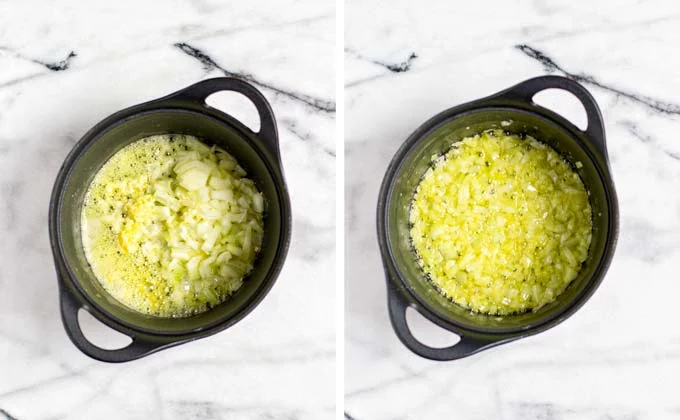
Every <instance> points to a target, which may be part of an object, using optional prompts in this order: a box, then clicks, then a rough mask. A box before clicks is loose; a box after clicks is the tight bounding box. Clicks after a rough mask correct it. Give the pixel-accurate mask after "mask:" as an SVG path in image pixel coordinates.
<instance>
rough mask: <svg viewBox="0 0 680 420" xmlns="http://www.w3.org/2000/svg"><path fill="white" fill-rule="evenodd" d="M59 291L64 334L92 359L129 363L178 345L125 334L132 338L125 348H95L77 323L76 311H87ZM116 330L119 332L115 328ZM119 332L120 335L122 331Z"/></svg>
mask: <svg viewBox="0 0 680 420" xmlns="http://www.w3.org/2000/svg"><path fill="white" fill-rule="evenodd" d="M60 289H61V290H60V292H59V294H60V301H61V302H60V303H61V319H62V322H63V323H64V328H65V329H66V334H67V335H68V337H69V338H70V339H71V341H72V342H73V344H74V345H75V346H76V347H77V348H78V350H80V351H82V352H83V353H85V354H86V355H88V356H90V357H91V358H93V359H96V360H99V361H102V362H109V363H121V362H129V361H131V360H135V359H139V358H141V357H144V356H148V355H149V354H151V353H154V352H157V351H159V350H161V349H163V348H165V347H169V346H171V345H175V344H179V342H178V341H177V340H175V341H169V340H168V339H163V338H159V339H153V338H151V337H148V336H145V337H144V338H142V337H141V336H134V335H132V334H129V333H127V332H125V333H124V334H126V335H128V336H130V338H132V342H131V343H130V344H128V345H127V346H126V347H123V348H121V349H115V350H107V349H103V348H101V347H98V346H95V345H94V344H92V343H91V342H90V341H89V340H88V339H87V338H86V337H85V335H84V334H83V331H82V330H81V329H80V324H79V323H78V311H79V310H80V309H85V310H87V308H86V306H85V305H83V304H82V303H81V302H79V301H78V299H77V298H76V297H75V296H73V294H72V292H71V291H69V290H67V289H66V287H64V286H61V287H60ZM100 321H101V320H100ZM107 325H108V324H107ZM116 330H117V331H119V330H118V329H117V328H116ZM119 332H121V333H122V332H123V331H119Z"/></svg>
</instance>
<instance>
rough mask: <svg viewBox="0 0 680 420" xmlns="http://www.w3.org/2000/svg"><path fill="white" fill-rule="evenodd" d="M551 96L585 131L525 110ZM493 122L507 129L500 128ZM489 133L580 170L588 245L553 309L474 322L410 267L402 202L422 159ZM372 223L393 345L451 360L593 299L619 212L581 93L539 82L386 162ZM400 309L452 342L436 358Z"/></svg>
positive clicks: (500, 97) (593, 119)
mask: <svg viewBox="0 0 680 420" xmlns="http://www.w3.org/2000/svg"><path fill="white" fill-rule="evenodd" d="M553 88H557V89H564V90H566V91H569V92H571V93H572V94H574V95H575V96H576V97H577V98H578V99H579V100H580V101H581V103H582V104H583V106H584V107H585V110H586V114H587V116H588V128H587V129H586V130H585V131H581V130H579V129H578V128H577V127H575V126H574V125H573V124H572V123H570V122H569V121H567V120H566V119H564V118H563V117H561V116H559V115H557V114H556V113H554V112H552V111H550V110H548V109H546V108H543V107H541V106H539V105H537V104H535V103H534V102H533V100H532V98H533V97H534V95H536V93H538V92H540V91H542V90H545V89H553ZM501 121H508V122H509V121H512V123H511V124H510V125H509V126H504V125H502V124H501ZM505 125H507V123H506V124H505ZM492 128H502V129H504V130H508V131H510V132H512V133H525V134H529V135H532V136H533V137H535V138H537V139H539V140H541V141H543V142H545V143H547V144H549V145H550V146H552V147H553V148H554V149H555V150H557V151H558V152H559V153H560V154H561V155H562V156H563V157H564V158H565V159H567V160H568V161H570V162H572V164H573V163H574V162H577V161H580V162H581V163H582V164H583V166H582V167H581V168H579V169H576V170H577V171H578V174H579V175H580V177H581V179H582V180H583V183H584V185H585V186H586V189H587V190H588V192H589V193H590V204H591V206H592V209H593V237H592V242H591V245H590V250H589V254H588V258H587V259H586V261H585V262H584V264H583V267H582V269H581V271H580V272H579V274H578V276H577V278H576V279H575V280H574V281H573V282H572V283H571V284H570V285H569V287H567V289H566V290H565V291H564V292H563V293H562V294H561V295H559V296H558V298H557V299H556V300H555V301H554V302H552V303H550V304H548V305H546V306H544V307H542V308H540V309H539V310H538V311H536V312H527V313H523V314H518V315H510V316H503V317H499V316H490V315H484V314H480V313H473V312H471V311H470V310H469V309H466V308H463V307H462V306H459V305H457V304H455V303H453V302H452V301H451V300H449V299H447V298H446V297H444V295H442V294H441V293H439V292H438V291H437V290H436V289H435V288H434V286H433V284H432V283H431V282H430V281H429V280H428V279H427V278H426V276H425V274H424V272H423V271H422V269H421V268H420V266H419V265H418V263H417V261H416V256H415V253H414V252H413V250H412V247H411V242H410V236H409V226H408V220H409V217H408V215H409V208H410V201H411V199H412V197H413V194H414V192H415V189H416V187H417V185H418V183H419V182H420V180H421V179H422V177H423V175H424V173H425V171H426V170H427V169H428V168H429V167H430V165H431V157H432V156H433V155H440V154H443V153H444V152H446V151H448V150H449V149H450V147H451V145H452V144H453V143H454V142H457V141H460V140H461V139H463V138H465V137H468V136H471V135H474V134H478V133H480V132H482V131H484V130H488V129H492ZM377 216H378V217H377V219H378V240H379V245H380V251H381V254H382V259H383V264H384V267H385V274H386V276H387V292H388V293H387V294H388V306H389V313H390V319H391V321H392V326H393V327H394V330H395V332H396V334H397V336H398V337H399V339H400V340H401V341H402V343H404V345H406V347H408V348H409V349H410V350H412V351H413V352H414V353H416V354H418V355H420V356H422V357H425V358H428V359H433V360H454V359H459V358H462V357H465V356H469V355H471V354H474V353H477V352H479V351H481V350H484V349H488V348H491V347H494V346H497V345H499V344H502V343H507V342H510V341H513V340H517V339H519V338H523V337H527V336H530V335H533V334H536V333H539V332H542V331H545V330H547V329H548V328H551V327H554V326H555V325H557V324H559V323H560V322H562V321H564V320H565V319H567V318H568V317H569V316H571V315H572V314H573V313H574V312H576V310H578V309H579V308H580V307H581V305H583V304H584V303H585V302H586V301H587V300H588V298H590V296H591V295H592V294H593V292H595V289H597V287H598V285H599V284H600V282H601V281H602V278H603V277H604V275H605V272H606V271H607V268H608V267H609V264H610V262H611V259H612V256H613V254H614V248H615V245H616V239H617V234H618V219H619V215H618V203H617V199H616V191H615V189H614V183H613V181H612V178H611V174H610V169H609V162H608V157H607V148H606V145H605V133H604V125H603V122H602V115H601V114H600V110H599V108H598V106H597V103H596V102H595V100H594V99H593V97H592V96H591V95H590V93H589V92H588V91H587V90H586V89H585V88H584V87H583V86H581V85H580V84H578V83H576V82H574V81H572V80H570V79H566V78H563V77H558V76H545V77H537V78H535V79H530V80H527V81H525V82H522V83H520V84H518V85H516V86H513V87H511V88H510V89H507V90H504V91H502V92H500V93H497V94H495V95H492V96H489V97H487V98H484V99H480V100H477V101H473V102H469V103H466V104H463V105H459V106H456V107H453V108H451V109H448V110H446V111H444V112H442V113H440V114H438V115H436V116H435V117H433V118H431V119H430V120H429V121H427V122H426V123H425V124H423V125H422V126H420V128H418V129H417V130H416V131H415V132H414V133H413V134H412V135H411V136H410V137H409V138H408V139H407V140H406V142H405V143H404V144H403V145H402V146H401V148H400V149H399V151H398V152H397V154H396V155H395V157H394V158H393V159H392V162H391V163H390V165H389V167H388V169H387V173H386V174H385V178H384V180H383V183H382V187H381V190H380V195H379V198H378V214H377ZM409 307H412V308H414V309H415V310H417V311H418V312H419V313H421V314H422V315H423V316H425V317H426V318H428V319H429V320H430V321H432V322H434V323H435V324H437V325H439V326H440V327H442V328H444V329H447V330H449V331H451V332H453V333H455V334H457V335H459V336H460V341H458V342H457V343H456V344H455V345H453V346H450V347H445V348H432V347H429V346H427V345H425V344H423V343H421V342H420V341H418V340H417V339H416V338H415V337H414V336H413V335H412V334H411V331H410V330H409V327H408V325H407V323H406V316H405V315H406V309H407V308H409Z"/></svg>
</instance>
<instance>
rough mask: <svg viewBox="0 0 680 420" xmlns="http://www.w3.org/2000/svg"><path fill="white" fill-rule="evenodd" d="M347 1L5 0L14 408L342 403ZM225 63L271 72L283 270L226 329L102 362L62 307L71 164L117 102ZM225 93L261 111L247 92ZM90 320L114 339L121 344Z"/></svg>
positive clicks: (106, 413)
mask: <svg viewBox="0 0 680 420" xmlns="http://www.w3.org/2000/svg"><path fill="white" fill-rule="evenodd" d="M334 13H335V4H334V3H333V2H332V1H311V0H308V1H307V0H306V1H286V2H276V1H266V2H265V1H263V2H258V4H257V5H256V4H254V3H251V2H240V3H236V2H222V1H217V0H187V1H181V0H178V1H172V2H160V1H157V2H139V1H128V0H125V1H115V2H85V1H65V2H59V3H58V4H57V3H54V2H49V1H22V2H1V3H0V238H2V239H0V419H18V420H24V419H84V420H85V419H87V420H90V419H126V420H127V419H140V420H141V419H164V420H172V419H284V418H285V419H309V420H316V419H329V418H333V417H334V412H335V333H334V325H335V319H334V312H333V311H332V310H330V309H329V308H332V304H330V305H329V302H333V301H334V290H335V284H334V278H335V276H334V272H335V216H334V210H335V204H334V199H335V192H334V191H335V138H334V131H335V85H334V81H333V80H334V76H335V70H334V65H333V63H334V59H333V48H334V44H335V35H334V34H335V16H334ZM225 74H226V75H235V76H237V77H242V78H245V79H247V80H250V81H251V82H253V83H254V84H256V85H257V86H258V87H259V88H260V89H261V90H262V92H263V93H264V95H265V96H266V97H267V99H268V100H269V101H270V102H271V104H272V106H273V108H274V112H275V114H276V117H277V119H278V123H279V131H280V136H281V139H280V141H281V148H282V151H281V153H282V158H283V164H284V168H285V173H286V177H287V181H288V184H289V189H290V194H291V200H292V208H293V225H294V226H293V238H292V243H291V248H290V252H289V254H288V259H287V261H286V264H285V267H284V269H283V271H282V273H281V275H280V277H279V280H278V282H277V283H276V284H275V285H274V288H273V289H272V291H271V293H270V294H269V295H268V296H267V297H266V298H265V300H264V301H263V302H262V303H261V304H260V306H258V307H257V308H256V309H255V310H254V311H253V312H252V313H251V314H250V315H249V316H247V317H246V318H245V319H244V320H243V321H241V322H240V323H238V324H237V325H235V326H234V327H233V328H231V329H229V330H227V331H224V332H222V333H220V334H218V335H215V336H212V337H210V338H207V339H204V340H199V341H196V342H193V343H190V344H186V345H183V346H180V347H177V348H174V349H170V350H166V351H163V352H160V353H158V354H155V355H152V356H150V357H148V358H145V359H142V360H139V361H136V362H131V363H127V364H123V365H110V364H105V363H100V362H96V361H94V360H91V359H89V358H88V357H86V356H84V355H83V354H81V353H80V352H79V351H78V350H77V349H76V348H75V347H74V346H73V345H72V344H71V342H70V341H69V340H68V338H67V336H66V334H65V333H64V330H63V328H62V325H61V320H60V316H59V309H58V301H57V281H56V275H55V272H54V268H53V263H52V255H51V252H50V248H49V241H48V232H47V210H48V201H49V195H50V191H51V189H52V185H53V182H54V178H55V176H56V173H57V170H58V169H59V166H60V165H61V163H62V161H63V159H64V157H65V156H66V154H67V153H68V151H69V150H70V149H71V147H72V146H73V144H74V143H75V142H76V141H77V140H78V139H79V138H80V136H82V135H83V134H84V133H85V131H86V130H88V129H89V128H90V127H91V126H92V125H94V124H95V123H97V122H98V121H100V120H101V119H102V118H104V117H106V116H107V115H109V114H111V113H113V112H115V111H117V110H119V109H122V108H124V107H127V106H129V105H133V104H136V103H139V102H142V101H145V100H150V99H153V98H157V97H160V96H162V95H165V94H167V93H170V92H172V91H175V90H177V89H180V88H182V87H185V86H187V85H189V84H191V83H194V82H196V81H198V80H201V79H204V78H209V77H217V76H222V75H225ZM214 103H215V104H216V106H218V107H222V108H225V107H226V108H227V109H228V110H229V111H230V112H232V113H234V114H235V115H236V116H239V115H244V116H245V117H248V116H249V115H250V116H252V114H248V111H249V108H247V106H246V105H245V104H244V103H245V101H243V100H242V101H240V102H239V101H238V100H237V99H228V97H227V96H225V97H221V96H219V97H216V98H215V100H214ZM252 112H254V111H252ZM83 323H84V325H85V326H86V327H87V328H88V331H91V334H92V335H91V336H92V337H93V339H94V340H95V341H96V342H97V343H98V344H101V345H115V344H116V343H118V342H120V339H119V338H118V337H110V336H109V335H108V334H105V333H104V332H102V331H100V329H97V328H96V325H94V323H93V322H90V321H88V320H87V319H84V320H83Z"/></svg>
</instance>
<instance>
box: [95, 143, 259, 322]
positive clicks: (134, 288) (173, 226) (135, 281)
mask: <svg viewBox="0 0 680 420" xmlns="http://www.w3.org/2000/svg"><path fill="white" fill-rule="evenodd" d="M245 175H246V172H245V171H244V170H243V168H241V167H240V166H239V164H238V162H237V161H236V159H234V157H233V156H231V155H229V154H228V153H227V152H225V151H224V150H221V149H219V148H217V147H215V146H213V147H209V146H207V145H205V144H203V143H202V142H200V141H199V140H198V139H196V138H194V137H191V136H183V135H173V136H169V135H165V136H152V137H148V138H146V139H142V140H140V141H137V142H135V143H132V144H130V145H129V146H127V147H125V148H123V149H122V150H121V151H119V152H118V153H117V154H116V155H114V156H113V157H112V158H111V159H110V160H109V161H108V162H107V163H106V164H105V165H104V166H103V167H102V169H101V170H100V171H99V172H98V173H97V175H96V176H95V179H94V180H93V182H92V184H91V185H90V187H89V189H88V191H87V194H86V197H85V201H84V205H83V211H82V218H83V243H84V245H85V253H86V257H87V259H88V261H89V262H90V264H91V266H92V269H93V271H94V273H95V275H96V277H97V278H98V279H99V280H100V282H101V283H102V284H103V286H104V287H105V288H106V289H107V291H109V292H110V293H111V294H112V295H113V296H114V297H115V298H116V299H118V300H119V301H121V302H122V303H124V304H125V305H127V306H129V307H131V308H132V309H135V310H138V311H140V312H144V313H149V314H152V315H158V316H187V315H191V314H195V313H199V312H202V311H205V310H207V309H209V308H210V307H211V306H214V305H216V304H218V303H220V302H222V301H223V300H225V299H226V298H227V297H228V296H229V294H231V293H233V292H235V291H236V290H238V288H239V287H241V285H242V284H243V278H244V277H245V276H246V275H247V274H248V273H249V272H250V271H251V270H252V268H253V263H254V260H255V257H256V255H257V253H258V251H259V249H260V247H261V245H262V239H263V232H264V229H263V212H264V208H265V203H264V197H263V195H262V194H261V193H260V192H259V191H257V188H256V186H255V183H254V182H253V181H252V180H250V179H248V178H245ZM88 226H91V227H88Z"/></svg>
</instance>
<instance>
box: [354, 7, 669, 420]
mask: <svg viewBox="0 0 680 420" xmlns="http://www.w3.org/2000/svg"><path fill="white" fill-rule="evenodd" d="M345 14H346V25H345V37H346V40H345V87H346V88H345V104H346V105H345V108H346V111H345V141H346V145H345V147H346V149H345V150H346V152H345V153H346V157H345V159H346V171H345V188H346V207H345V210H346V215H345V220H346V229H347V239H346V242H345V244H346V249H345V253H346V267H345V270H346V281H345V286H346V302H345V304H346V307H347V313H346V321H345V337H346V343H345V352H346V364H345V372H346V377H345V392H346V401H345V412H346V415H345V417H346V419H355V420H365V419H369V420H380V419H413V420H416V419H417V420H427V419H445V418H450V419H461V420H475V419H479V420H486V419H499V420H529V419H551V420H577V419H578V420H581V419H593V420H595V419H598V420H599V419H637V420H642V419H674V418H680V399H679V398H678V395H677V389H678V386H680V377H679V376H678V372H679V371H680V331H679V330H678V328H677V322H676V321H677V305H678V303H677V302H678V299H677V296H678V293H679V292H680V283H678V277H677V276H678V275H677V273H678V267H677V264H678V261H679V260H680V194H678V190H679V189H678V187H679V186H680V138H678V135H677V132H678V131H679V130H680V72H679V71H678V65H680V55H678V51H679V49H680V32H679V31H678V30H677V28H678V24H680V6H679V5H678V3H677V2H673V1H648V2H641V1H637V0H635V1H633V0H622V1H611V0H610V1H600V2H587V3H586V2H574V1H568V0H558V1H547V0H533V1H529V0H520V1H515V2H501V1H475V2H446V1H439V2H429V3H427V5H426V4H424V3H423V2H410V1H407V0H395V1H393V2H391V4H390V7H389V8H386V7H385V6H384V2H379V1H377V0H368V1H366V0H362V1H359V0H349V2H348V3H347V6H346V8H345ZM542 74H557V75H566V76H568V77H571V78H573V79H576V80H579V81H581V82H582V83H583V84H584V85H585V86H586V87H587V88H588V89H589V90H590V91H591V92H592V93H593V95H594V96H595V98H596V99H597V101H598V102H599V104H600V106H601V108H602V112H603V114H604V118H605V124H606V131H607V136H608V147H609V156H610V158H611V166H612V171H613V176H614V181H615V183H616V186H617V190H618V194H619V202H620V210H621V224H620V227H621V233H620V237H619V243H618V248H617V251H616V255H615V257H614V260H613V263H612V265H611V268H610V269H609V272H608V274H607V276H606V278H605V280H604V282H603V283H602V286H601V287H600V289H599V290H598V291H597V293H596V294H595V295H594V296H593V297H592V299H591V300H590V301H589V302H588V303H587V304H586V305H585V306H584V307H583V308H582V309H581V310H580V311H578V312H577V313H576V314H575V315H574V316H573V317H571V318H570V319H569V320H567V321H566V322H564V323H563V324H561V325H559V326H558V327H556V328H554V329H551V330H549V331H547V332H545V333H542V334H539V335H536V336H533V337H531V338H528V339H524V340H521V341H518V342H515V343H511V344H508V345H504V346H501V347H497V348H495V349H492V350H489V351H486V352H483V353H480V354H478V355H476V356H473V357H470V358H467V359H463V360H460V361H457V362H449V363H436V362H431V361H427V360H424V359H421V358H419V357H418V356H415V355H414V354H412V353H410V352H409V351H408V350H407V349H406V348H405V347H404V346H402V345H401V343H399V342H398V340H397V338H396V336H395V334H394V333H393V331H392V329H391V327H390V325H389V320H388V316H387V310H386V298H385V284H384V277H383V271H382V268H381V262H380V257H379V253H378V246H377V240H376V233H375V205H376V200H377V194H378V189H379V185H380V182H381V179H382V175H383V173H384V170H385V169H386V167H387V164H388V162H389V161H390V159H391V157H392V156H393V154H394V153H395V151H396V150H397V148H398V147H399V145H400V144H401V143H402V142H403V141H404V139H405V138H406V137H407V136H408V135H409V134H410V133H411V132H412V131H413V130H415V129H416V127H418V126H419V125H420V124H421V123H422V122H424V121H425V120H427V119H428V118H429V117H431V116H433V115H434V114H436V113H437V112H439V111H442V110H444V109H446V108H449V107H451V106H453V105H456V104H459V103H463V102H466V101H468V100H472V99H476V98H480V97H483V96H486V95H488V94H492V93H494V92H497V91H499V90H501V89H504V88H506V87H509V86H511V85H513V84H515V83H517V82H520V81H522V80H524V79H527V78H530V77H533V76H538V75H542ZM537 101H539V102H540V103H542V104H545V105H548V106H550V107H552V108H553V109H555V110H556V111H558V112H560V113H562V114H564V115H566V116H567V117H570V118H573V119H574V121H575V122H581V123H583V122H584V121H585V114H584V112H583V110H582V109H581V108H580V106H578V105H577V104H576V100H575V99H574V98H572V97H569V96H568V95H566V94H565V95H559V94H551V93H547V94H543V95H541V96H540V98H539V97H537ZM412 321H413V327H414V329H415V330H416V334H417V336H418V337H420V338H421V339H422V340H423V341H425V342H427V343H430V344H440V345H444V344H446V343H449V342H452V337H451V335H450V334H449V333H448V332H442V331H440V330H438V329H437V328H435V327H432V326H431V325H429V324H428V323H427V322H425V321H423V320H422V319H420V318H419V317H418V316H414V317H413V319H412Z"/></svg>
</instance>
